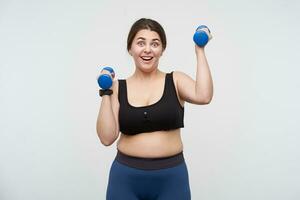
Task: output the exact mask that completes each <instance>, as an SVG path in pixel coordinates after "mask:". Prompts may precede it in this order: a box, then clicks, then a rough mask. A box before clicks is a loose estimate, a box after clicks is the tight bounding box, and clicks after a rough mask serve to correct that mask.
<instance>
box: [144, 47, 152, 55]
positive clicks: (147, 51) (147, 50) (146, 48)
mask: <svg viewBox="0 0 300 200" xmlns="http://www.w3.org/2000/svg"><path fill="white" fill-rule="evenodd" d="M150 51H151V47H150V45H145V49H144V52H145V53H150Z"/></svg>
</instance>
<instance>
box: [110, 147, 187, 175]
mask: <svg viewBox="0 0 300 200" xmlns="http://www.w3.org/2000/svg"><path fill="white" fill-rule="evenodd" d="M115 160H116V161H118V162H120V163H122V164H124V165H127V166H129V167H133V168H137V169H144V170H156V169H165V168H170V167H175V166H177V165H179V164H181V163H183V162H184V157H183V152H180V153H178V154H176V155H173V156H168V157H161V158H141V157H135V156H130V155H126V154H124V153H122V152H121V151H119V150H118V152H117V155H116V158H115Z"/></svg>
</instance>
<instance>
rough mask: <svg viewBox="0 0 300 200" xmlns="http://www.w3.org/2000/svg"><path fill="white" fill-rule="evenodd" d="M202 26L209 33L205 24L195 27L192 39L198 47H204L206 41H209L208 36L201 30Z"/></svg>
mask: <svg viewBox="0 0 300 200" xmlns="http://www.w3.org/2000/svg"><path fill="white" fill-rule="evenodd" d="M204 28H207V29H208V31H209V33H210V30H209V28H208V27H207V26H205V25H201V26H199V27H198V28H197V29H196V32H195V34H194V37H193V40H194V42H195V43H196V44H197V45H198V46H199V47H204V46H205V45H206V44H207V42H208V41H209V36H208V35H207V33H206V32H205V31H204V30H203V29H204Z"/></svg>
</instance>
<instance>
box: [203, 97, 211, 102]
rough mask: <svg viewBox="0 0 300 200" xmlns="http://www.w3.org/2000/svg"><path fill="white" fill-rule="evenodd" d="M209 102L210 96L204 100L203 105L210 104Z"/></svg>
mask: <svg viewBox="0 0 300 200" xmlns="http://www.w3.org/2000/svg"><path fill="white" fill-rule="evenodd" d="M211 100H212V96H211V97H209V98H205V100H204V104H210V102H211Z"/></svg>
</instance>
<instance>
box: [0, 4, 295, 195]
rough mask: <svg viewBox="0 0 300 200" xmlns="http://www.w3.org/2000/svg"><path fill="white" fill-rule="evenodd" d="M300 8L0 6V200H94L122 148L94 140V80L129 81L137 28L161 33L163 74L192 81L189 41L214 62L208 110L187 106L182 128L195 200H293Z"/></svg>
mask: <svg viewBox="0 0 300 200" xmlns="http://www.w3.org/2000/svg"><path fill="white" fill-rule="evenodd" d="M299 10H300V3H299V1H296V0H286V1H284V0H281V1H279V0H272V1H271V0H256V1H238V0H236V1H234V0H229V1H216V0H209V1H208V0H206V1H204V0H202V1H201V0H197V1H191V0H185V1H177V2H175V1H156V0H153V1H109V0H103V1H100V0H98V1H96V0H94V1H92V0H89V1H76V0H75V1H74V0H73V1H71V0H52V1H50V0H48V1H37V0H36V1H33V0H31V1H30V0H29V1H21V0H12V1H8V0H1V1H0V199H1V200H40V199H43V200H82V199H88V200H96V199H105V191H106V186H107V180H108V173H109V169H110V165H111V162H112V161H113V159H114V156H115V153H116V145H115V144H113V145H112V146H110V147H105V146H103V145H101V143H100V142H99V139H98V137H97V134H96V119H97V114H98V110H99V106H100V98H99V96H98V85H97V82H96V78H97V76H98V74H99V71H100V69H101V68H102V66H105V65H109V66H113V67H114V69H115V71H116V74H117V78H126V77H127V76H129V75H130V74H131V73H132V72H133V70H134V65H133V61H132V59H131V57H130V56H129V55H128V53H127V51H126V39H127V34H128V31H129V29H130V26H131V25H132V23H133V22H134V21H136V20H137V19H139V18H141V17H147V18H152V19H155V20H157V21H158V22H160V23H161V24H162V25H163V27H164V28H165V31H166V34H167V39H168V46H167V49H166V52H165V53H164V56H163V57H162V60H161V62H160V68H161V70H163V71H165V72H169V71H172V70H180V71H184V72H185V73H187V74H189V75H190V76H192V77H193V78H195V72H196V58H195V52H194V43H193V41H192V36H193V34H194V31H195V29H196V28H197V26H198V25H200V24H206V25H207V26H209V27H210V29H211V31H212V34H213V39H212V40H211V41H210V42H209V44H208V45H207V47H206V55H207V58H208V61H209V64H210V68H211V72H212V76H213V80H214V98H213V101H212V102H211V104H209V105H205V106H197V105H191V104H186V107H185V128H184V129H182V138H183V142H184V153H185V158H186V162H187V165H188V169H189V176H190V185H191V190H192V199H195V200H196V199H202V200H219V199H222V200H241V199H243V200H282V199H284V200H297V199H300V194H299V192H298V191H297V189H299V187H300V184H299V181H300V173H299V169H300V161H299V158H300V151H299V144H300V142H299V141H300V136H299V132H300V126H299V112H300V106H299V102H300V95H299V87H300V80H299V74H300V70H299V67H300V66H299V52H300V48H299V45H300V41H299V35H300V28H299V22H298V20H299V18H300V14H299Z"/></svg>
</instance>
